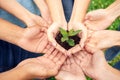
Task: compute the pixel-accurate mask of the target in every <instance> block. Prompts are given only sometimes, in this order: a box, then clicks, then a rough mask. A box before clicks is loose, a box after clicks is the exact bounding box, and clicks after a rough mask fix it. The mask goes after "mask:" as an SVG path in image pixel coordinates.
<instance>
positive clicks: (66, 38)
mask: <svg viewBox="0 0 120 80" xmlns="http://www.w3.org/2000/svg"><path fill="white" fill-rule="evenodd" d="M80 31H81V30H77V31H74V30H73V29H71V30H70V31H66V30H64V29H63V28H60V33H61V34H62V38H61V42H65V41H66V42H67V43H68V45H69V46H75V42H74V40H73V39H71V38H70V37H72V36H75V35H77V34H78V33H79V32H80Z"/></svg>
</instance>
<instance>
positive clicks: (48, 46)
mask: <svg viewBox="0 0 120 80" xmlns="http://www.w3.org/2000/svg"><path fill="white" fill-rule="evenodd" d="M50 47H51V45H49V44H48V45H47V46H46V48H45V49H44V50H43V53H46V54H45V55H44V56H45V57H48V56H49V55H51V53H47V51H48V50H49V48H50Z"/></svg>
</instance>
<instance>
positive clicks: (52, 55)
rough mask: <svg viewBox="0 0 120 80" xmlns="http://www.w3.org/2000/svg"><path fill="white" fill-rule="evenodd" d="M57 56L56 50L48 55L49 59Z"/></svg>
mask: <svg viewBox="0 0 120 80" xmlns="http://www.w3.org/2000/svg"><path fill="white" fill-rule="evenodd" d="M57 54H58V50H54V51H53V52H52V54H51V55H49V58H50V59H53V58H54V57H55V56H56V55H57Z"/></svg>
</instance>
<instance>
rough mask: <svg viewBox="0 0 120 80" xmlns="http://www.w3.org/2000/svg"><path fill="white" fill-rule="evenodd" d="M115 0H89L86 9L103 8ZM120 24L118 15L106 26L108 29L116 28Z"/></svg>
mask: <svg viewBox="0 0 120 80" xmlns="http://www.w3.org/2000/svg"><path fill="white" fill-rule="evenodd" d="M114 1H115V0H91V4H90V6H89V9H88V11H92V10H96V9H101V8H102V9H104V8H106V7H108V6H109V5H110V4H111V3H113V2H114ZM119 25H120V17H119V18H117V19H116V20H115V21H114V22H113V24H112V25H111V26H110V27H109V28H108V29H110V30H117V29H118V26H119Z"/></svg>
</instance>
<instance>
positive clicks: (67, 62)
mask: <svg viewBox="0 0 120 80" xmlns="http://www.w3.org/2000/svg"><path fill="white" fill-rule="evenodd" d="M66 64H67V65H70V64H71V62H70V58H69V57H68V58H67V61H66Z"/></svg>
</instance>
